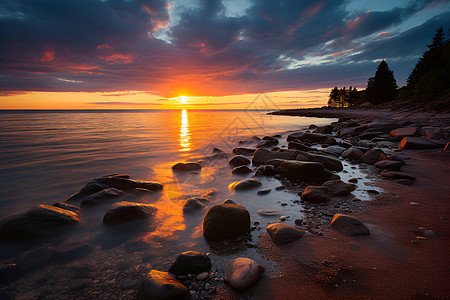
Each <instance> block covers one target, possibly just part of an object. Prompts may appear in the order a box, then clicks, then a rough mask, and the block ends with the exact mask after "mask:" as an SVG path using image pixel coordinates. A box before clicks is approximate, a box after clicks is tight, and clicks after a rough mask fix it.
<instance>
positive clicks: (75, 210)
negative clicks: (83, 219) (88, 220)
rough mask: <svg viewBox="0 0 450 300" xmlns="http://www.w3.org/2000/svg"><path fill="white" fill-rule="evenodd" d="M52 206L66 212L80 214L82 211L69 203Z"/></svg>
mask: <svg viewBox="0 0 450 300" xmlns="http://www.w3.org/2000/svg"><path fill="white" fill-rule="evenodd" d="M52 206H54V207H58V208H61V209H65V210H70V211H72V212H74V213H80V211H81V208H79V207H78V206H76V205H72V204H69V203H64V202H56V203H55V204H53V205H52Z"/></svg>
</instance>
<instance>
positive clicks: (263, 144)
mask: <svg viewBox="0 0 450 300" xmlns="http://www.w3.org/2000/svg"><path fill="white" fill-rule="evenodd" d="M277 144H278V140H277V139H274V140H264V139H262V140H261V141H260V142H258V143H257V144H256V148H261V147H273V146H276V145H277Z"/></svg>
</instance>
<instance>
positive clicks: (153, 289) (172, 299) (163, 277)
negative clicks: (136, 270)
mask: <svg viewBox="0 0 450 300" xmlns="http://www.w3.org/2000/svg"><path fill="white" fill-rule="evenodd" d="M188 293H189V290H188V288H187V287H185V286H184V285H183V284H181V283H180V282H179V281H178V280H176V279H175V278H173V277H172V276H170V275H169V273H167V272H160V271H157V270H151V271H150V272H149V273H148V274H147V275H146V276H145V277H144V278H143V279H142V280H141V282H140V284H139V286H138V289H137V293H136V299H137V300H147V299H161V300H179V299H184V297H186V296H187V294H188Z"/></svg>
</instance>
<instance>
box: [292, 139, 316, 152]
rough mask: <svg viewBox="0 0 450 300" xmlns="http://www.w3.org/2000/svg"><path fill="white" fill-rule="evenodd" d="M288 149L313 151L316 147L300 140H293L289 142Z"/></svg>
mask: <svg viewBox="0 0 450 300" xmlns="http://www.w3.org/2000/svg"><path fill="white" fill-rule="evenodd" d="M288 149H295V150H300V151H313V150H314V149H313V148H311V147H309V146H307V145H305V144H303V143H301V142H299V141H291V142H289V143H288Z"/></svg>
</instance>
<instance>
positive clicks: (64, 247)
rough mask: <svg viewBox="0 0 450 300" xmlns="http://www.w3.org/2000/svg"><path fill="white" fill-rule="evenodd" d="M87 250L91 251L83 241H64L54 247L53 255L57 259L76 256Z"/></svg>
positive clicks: (83, 253)
mask: <svg viewBox="0 0 450 300" xmlns="http://www.w3.org/2000/svg"><path fill="white" fill-rule="evenodd" d="M89 252H91V248H90V247H89V245H88V243H85V242H66V243H63V244H61V245H59V246H57V247H56V248H55V255H56V258H57V259H59V260H69V259H74V258H78V257H80V256H83V255H85V254H88V253H89Z"/></svg>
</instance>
